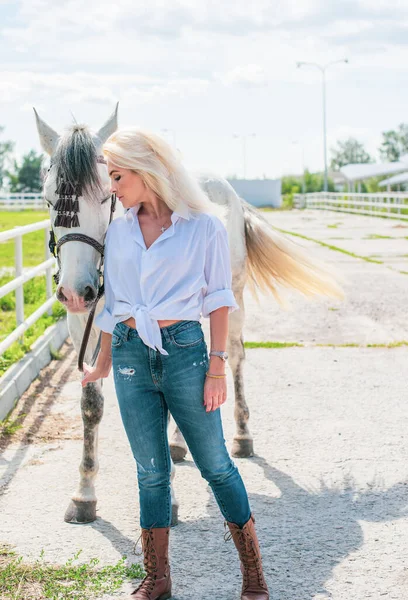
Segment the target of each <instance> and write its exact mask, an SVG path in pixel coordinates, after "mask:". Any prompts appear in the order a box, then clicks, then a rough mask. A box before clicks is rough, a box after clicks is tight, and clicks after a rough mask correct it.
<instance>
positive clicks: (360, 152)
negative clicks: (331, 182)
mask: <svg viewBox="0 0 408 600" xmlns="http://www.w3.org/2000/svg"><path fill="white" fill-rule="evenodd" d="M330 152H331V155H332V159H331V163H330V167H331V169H333V171H338V170H339V169H341V167H344V165H348V164H350V163H360V164H361V163H371V162H373V159H372V158H371V156H370V155H369V154H368V152H366V150H365V148H364V145H363V144H362V143H361V142H359V141H358V140H356V139H355V138H352V137H351V138H348V139H347V140H345V141H344V142H341V141H338V142H337V147H336V148H331V150H330Z"/></svg>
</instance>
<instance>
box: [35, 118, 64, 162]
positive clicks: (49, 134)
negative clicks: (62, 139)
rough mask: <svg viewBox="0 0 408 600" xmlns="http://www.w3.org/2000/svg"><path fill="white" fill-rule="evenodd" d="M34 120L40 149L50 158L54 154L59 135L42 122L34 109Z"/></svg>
mask: <svg viewBox="0 0 408 600" xmlns="http://www.w3.org/2000/svg"><path fill="white" fill-rule="evenodd" d="M34 114H35V120H36V122H37V130H38V135H39V136H40V142H41V147H42V149H43V150H44V151H45V152H46V153H47V154H49V155H50V156H51V155H52V154H54V152H55V149H56V147H57V144H58V140H59V135H58V133H57V132H56V131H54V130H53V129H52V128H51V127H50V126H49V125H47V123H46V122H45V121H43V120H42V119H41V118H40V117H39V115H38V113H37V111H36V110H35V108H34Z"/></svg>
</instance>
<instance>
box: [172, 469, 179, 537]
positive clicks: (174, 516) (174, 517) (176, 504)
mask: <svg viewBox="0 0 408 600" xmlns="http://www.w3.org/2000/svg"><path fill="white" fill-rule="evenodd" d="M175 476H176V467H175V466H174V462H173V461H171V474H170V493H171V526H172V527H174V526H175V525H178V510H179V502H178V500H177V498H176V494H175V492H174V485H173V484H174V478H175Z"/></svg>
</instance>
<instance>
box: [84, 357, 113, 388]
mask: <svg viewBox="0 0 408 600" xmlns="http://www.w3.org/2000/svg"><path fill="white" fill-rule="evenodd" d="M111 367H112V358H111V357H106V358H105V357H103V358H102V357H101V354H100V355H99V356H98V360H97V362H96V365H95V367H91V366H89V365H87V364H86V363H84V376H83V378H82V381H81V385H82V387H85V386H86V385H87V384H88V383H90V382H91V381H98V379H104V378H105V377H108V375H109V373H110V370H111Z"/></svg>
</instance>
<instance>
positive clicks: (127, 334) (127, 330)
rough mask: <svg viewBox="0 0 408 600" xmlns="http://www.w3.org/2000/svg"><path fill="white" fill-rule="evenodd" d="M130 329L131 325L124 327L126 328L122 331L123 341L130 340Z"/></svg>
mask: <svg viewBox="0 0 408 600" xmlns="http://www.w3.org/2000/svg"><path fill="white" fill-rule="evenodd" d="M130 331H131V329H130V327H128V326H126V327H124V328H123V331H122V338H123V341H124V342H127V341H128V339H129V333H130Z"/></svg>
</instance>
